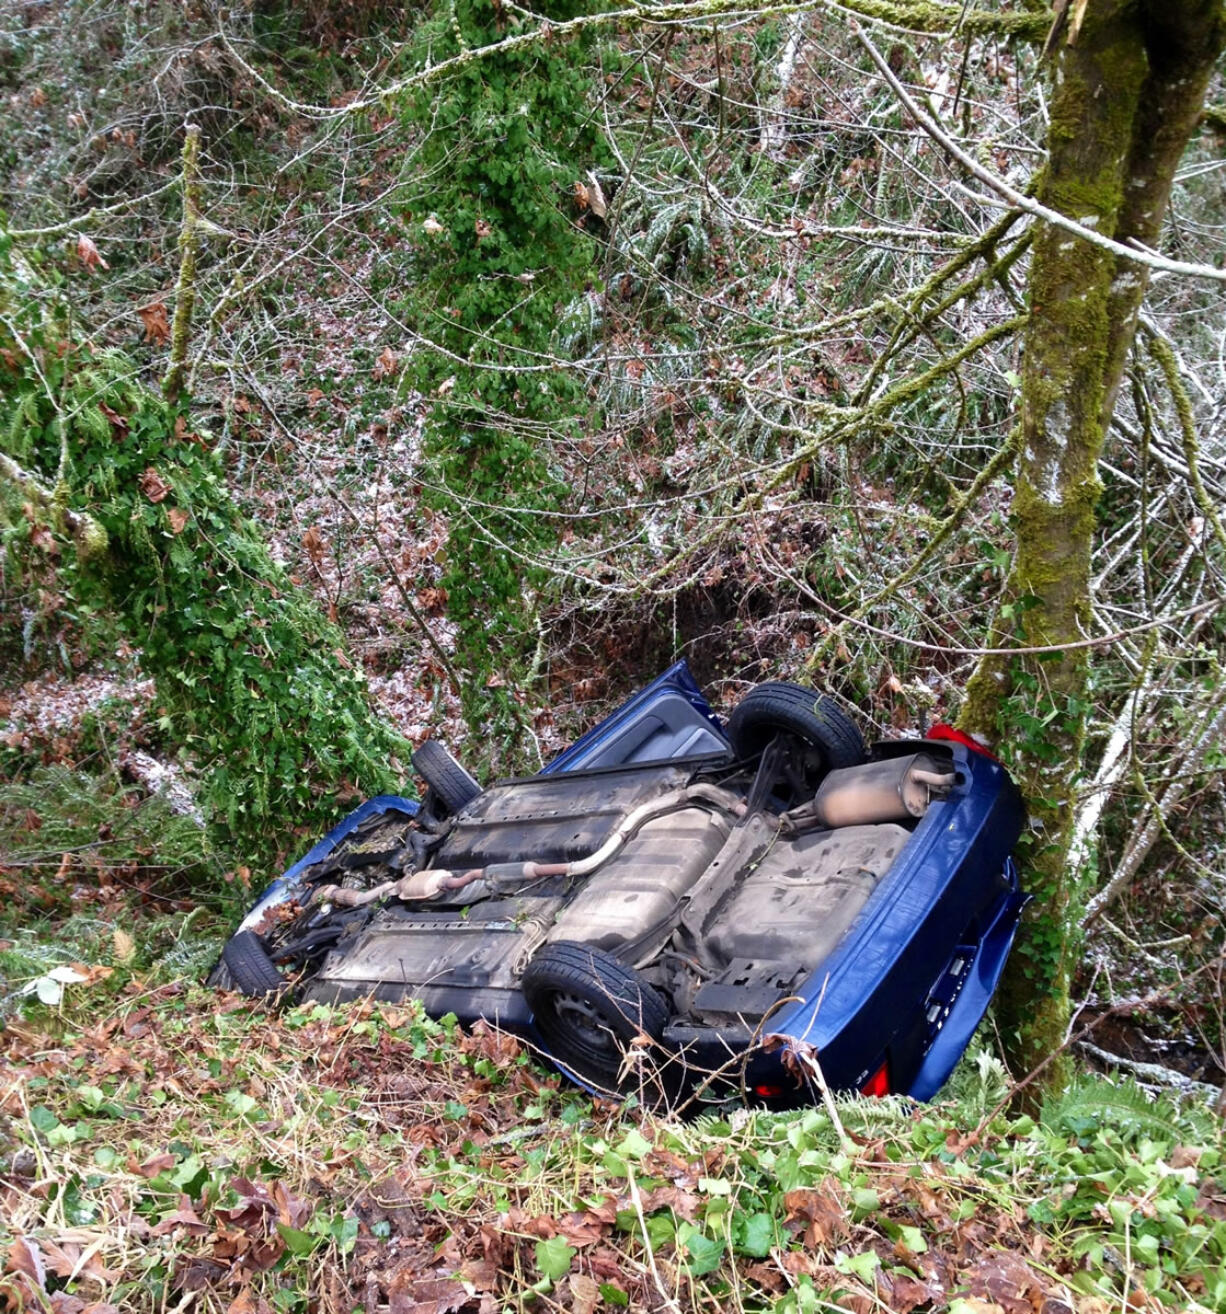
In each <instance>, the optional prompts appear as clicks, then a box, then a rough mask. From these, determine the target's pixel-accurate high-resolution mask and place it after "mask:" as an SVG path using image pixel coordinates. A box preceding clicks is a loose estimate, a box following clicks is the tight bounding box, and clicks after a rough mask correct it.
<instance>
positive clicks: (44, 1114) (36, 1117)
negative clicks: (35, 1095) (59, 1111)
mask: <svg viewBox="0 0 1226 1314" xmlns="http://www.w3.org/2000/svg"><path fill="white" fill-rule="evenodd" d="M30 1125H31V1126H32V1127H33V1128H34V1130H35V1131H40V1132H49V1131H51V1129H52V1128H53V1127H58V1126H59V1125H60V1120H59V1119H58V1118H57V1117H56V1116H55V1114H54V1113H52V1112H51V1110H50V1109H49V1108H47V1106H46V1105H45V1104H36V1105H35V1106H34V1107H33V1108H32V1109H31V1110H30Z"/></svg>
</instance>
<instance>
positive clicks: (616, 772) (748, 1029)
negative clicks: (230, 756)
mask: <svg viewBox="0 0 1226 1314" xmlns="http://www.w3.org/2000/svg"><path fill="white" fill-rule="evenodd" d="M414 756H415V765H416V769H417V771H418V773H419V774H420V775H421V776H422V778H423V779H424V780H425V781H426V783H427V785H428V789H427V790H426V793H425V795H424V797H423V799H422V801H421V802H420V803H418V802H416V801H413V800H409V799H404V798H399V797H394V796H381V797H378V798H373V799H371V800H369V801H368V802H366V803H364V804H363V805H362V806H361V807H360V808H358V809H357V811H356V812H354V813H352V814H351V815H350V816H349V817H348V818H346V820H345V821H343V822H342V823H341V824H340V825H339V826H337V827H336V828H335V829H334V830H333V831H332V832H331V833H330V834H329V835H327V836H326V837H325V838H324V839H323V840H321V841H320V842H319V843H318V844H317V845H316V846H315V847H314V848H313V849H312V850H311V851H310V853H308V854H307V855H306V856H305V857H304V858H303V859H302V860H301V861H300V862H298V863H296V864H295V865H294V866H293V867H291V868H290V869H289V870H288V871H287V872H286V873H285V874H284V875H283V876H281V877H280V878H279V879H278V880H276V881H275V882H274V883H273V884H272V885H271V886H270V887H269V889H268V890H267V891H266V892H265V893H264V895H263V897H262V898H261V899H260V900H259V901H258V902H257V903H256V905H255V907H254V908H252V910H251V912H250V913H249V914H248V915H247V916H246V918H245V919H244V920H243V922H242V924H241V926H240V927H239V929H238V931H237V932H236V933H235V935H234V936H233V937H232V938H231V939H230V940H229V941H228V943H227V944H226V946H225V948H224V950H223V953H222V957H221V959H220V961H219V962H218V964H217V966H216V967H215V968H214V971H213V974H212V976H211V978H210V980H211V981H212V983H213V984H215V985H218V986H220V987H223V988H232V989H238V990H240V991H243V992H244V993H246V994H249V995H254V996H265V995H268V996H272V995H280V994H284V993H286V992H293V993H294V994H295V995H296V996H297V997H300V998H306V999H314V1000H322V1001H339V1000H346V999H355V998H363V997H368V996H373V997H374V998H377V999H384V1000H404V999H407V998H414V999H418V1000H420V1001H421V1002H422V1003H423V1005H424V1006H425V1008H426V1009H427V1011H428V1012H430V1013H432V1014H434V1015H436V1016H441V1015H443V1014H446V1013H454V1014H456V1016H457V1017H459V1019H460V1020H461V1021H462V1022H471V1021H475V1020H477V1019H478V1018H485V1019H487V1020H488V1021H490V1022H494V1023H496V1024H498V1025H499V1026H502V1027H505V1028H507V1029H509V1030H513V1031H515V1032H517V1033H519V1034H521V1035H523V1036H524V1037H525V1038H526V1039H527V1040H528V1041H529V1042H530V1043H532V1044H534V1045H535V1046H536V1047H537V1048H538V1049H539V1050H540V1051H541V1052H543V1053H544V1054H545V1055H546V1056H547V1057H548V1058H550V1059H551V1060H552V1061H553V1062H554V1063H555V1064H556V1065H557V1066H558V1067H559V1068H561V1069H562V1070H563V1071H564V1072H565V1073H566V1074H567V1075H568V1076H570V1077H572V1078H574V1079H576V1080H578V1081H579V1082H581V1083H582V1084H584V1085H586V1086H587V1087H589V1088H590V1089H593V1090H596V1091H603V1092H608V1093H617V1094H621V1095H625V1094H626V1093H628V1092H638V1093H640V1094H641V1095H642V1096H643V1097H644V1098H645V1099H648V1100H651V1101H653V1102H660V1101H666V1102H670V1103H674V1104H675V1103H678V1102H686V1101H688V1100H693V1099H704V1100H705V1099H708V1098H710V1099H722V1098H728V1097H729V1096H732V1097H741V1098H748V1099H751V1100H755V1101H758V1102H762V1103H766V1104H769V1105H773V1106H776V1107H786V1106H789V1105H793V1104H796V1103H800V1102H804V1101H807V1100H811V1099H812V1098H813V1097H814V1095H815V1094H816V1093H817V1092H818V1091H820V1087H821V1084H822V1083H823V1082H824V1083H825V1084H826V1085H827V1086H828V1087H829V1088H830V1089H832V1090H848V1091H851V1090H860V1091H864V1092H867V1093H871V1094H886V1093H890V1092H896V1093H905V1094H908V1095H911V1096H914V1097H915V1098H917V1099H927V1098H929V1097H931V1096H932V1095H934V1094H935V1093H936V1091H937V1090H938V1089H939V1088H940V1087H941V1085H942V1084H943V1083H944V1081H945V1079H946V1078H947V1077H948V1076H949V1073H950V1071H951V1070H952V1069H953V1066H954V1064H955V1063H956V1062H957V1060H958V1058H959V1057H960V1055H961V1054H962V1052H963V1050H964V1049H965V1048H966V1045H967V1043H968V1042H969V1040H970V1038H971V1035H972V1033H973V1032H974V1030H975V1027H976V1026H977V1025H978V1023H979V1021H980V1019H981V1018H982V1016H983V1014H984V1011H985V1010H986V1008H987V1005H988V1002H989V1000H990V999H991V996H992V992H993V991H994V990H995V988H996V984H997V982H998V981H999V979H1000V974H1001V971H1002V969H1003V967H1004V963H1005V959H1006V957H1007V956H1008V953H1009V949H1010V946H1011V945H1012V943H1013V937H1014V934H1015V932H1016V929H1017V923H1018V918H1019V916H1020V913H1021V909H1022V906H1023V904H1024V903H1025V899H1026V896H1025V895H1023V894H1022V893H1021V892H1020V890H1019V888H1018V882H1017V874H1016V871H1015V868H1014V864H1013V860H1012V858H1011V856H1010V855H1011V852H1012V850H1013V847H1014V845H1015V844H1016V842H1017V840H1018V837H1019V835H1020V833H1021V830H1022V826H1023V823H1024V810H1023V807H1022V801H1021V798H1020V796H1019V794H1018V791H1017V789H1016V787H1015V786H1014V785H1013V783H1012V781H1011V780H1010V779H1009V776H1008V774H1007V773H1006V771H1005V769H1004V768H1003V767H1002V766H1001V765H1000V763H999V762H997V761H996V760H995V759H994V758H993V757H992V756H991V755H990V754H988V753H987V752H986V751H984V750H982V749H980V748H979V747H978V746H977V745H975V744H974V743H973V742H971V741H969V740H967V739H965V738H964V737H963V736H960V735H959V734H958V732H956V731H952V730H949V729H948V728H947V727H942V726H938V727H937V728H936V729H934V730H933V731H932V732H931V733H930V734H929V735H928V737H926V738H923V739H908V740H898V741H892V742H885V743H878V744H876V745H874V746H873V747H872V748H871V749H869V748H866V746H865V744H864V742H863V739H862V738H861V735H860V732H859V730H858V729H857V727H856V725H855V723H854V722H853V721H852V720H851V719H850V718H849V717H848V716H847V714H846V713H845V712H843V710H842V709H841V708H840V707H839V706H838V705H837V704H836V703H835V702H833V701H832V700H831V699H829V698H826V697H823V696H822V695H820V694H817V693H815V692H814V691H813V690H810V689H805V688H802V687H801V686H798V685H793V684H784V683H778V682H771V683H766V684H762V685H759V686H757V687H756V688H754V689H753V690H751V691H750V692H749V693H748V694H747V695H746V696H745V697H744V698H743V699H742V701H741V702H740V703H739V704H738V705H737V707H736V708H735V709H734V711H733V712H732V714H731V716H730V717H729V719H728V721H727V723H726V724H722V723H721V722H720V721H719V720H718V718H717V717H716V716H715V715H714V713H713V712H712V710H711V708H710V707H709V706H708V704H707V702H706V700H705V699H704V698H703V696H702V693H701V692H700V690H699V689H698V686H697V685H696V684H695V682H694V680H693V677H692V676H691V674H690V672H689V670H688V669H687V668H686V666H685V664H684V663H681V662H679V663H677V664H676V665H675V666H673V667H671V668H670V669H669V670H668V671H666V672H665V673H664V674H663V675H662V676H661V677H660V678H659V679H657V680H656V681H655V682H654V683H653V684H651V685H649V686H648V687H647V688H645V689H643V690H642V691H640V692H639V693H638V694H636V695H635V696H634V697H633V698H631V699H630V700H629V701H628V702H627V703H625V704H624V705H623V706H622V707H621V708H619V709H618V710H617V711H616V712H614V713H613V714H612V715H611V716H609V717H607V718H606V719H605V720H604V721H602V722H601V723H600V724H599V725H597V726H595V727H594V728H593V729H592V730H590V731H588V733H587V734H585V735H584V736H583V737H582V738H581V739H580V740H578V742H577V743H575V744H574V745H573V746H572V747H571V748H570V749H568V750H567V751H566V752H564V753H562V754H561V756H559V757H558V758H556V759H555V760H554V761H553V762H551V763H550V764H549V765H548V766H547V767H546V768H545V769H544V770H543V771H541V772H539V773H538V774H536V775H534V776H529V777H526V778H523V779H515V780H506V781H501V782H499V783H497V784H495V785H492V786H491V787H490V788H488V789H482V788H481V786H480V785H479V784H478V783H477V782H476V781H475V780H474V779H473V778H472V777H471V776H470V775H469V774H468V773H467V772H466V771H465V770H464V769H463V767H462V766H460V764H459V763H458V762H456V761H455V760H454V759H453V758H452V757H451V756H450V755H449V754H448V753H447V752H446V750H444V749H443V748H442V747H441V746H440V745H438V744H437V743H435V742H433V741H431V742H428V743H426V744H425V745H423V746H422V748H420V749H419V750H418V751H417V753H416V754H415V755H414Z"/></svg>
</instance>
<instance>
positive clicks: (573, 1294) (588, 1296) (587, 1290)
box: [566, 1273, 600, 1314]
mask: <svg viewBox="0 0 1226 1314" xmlns="http://www.w3.org/2000/svg"><path fill="white" fill-rule="evenodd" d="M566 1280H567V1283H568V1284H569V1286H570V1299H571V1308H572V1309H573V1310H574V1312H575V1314H593V1311H594V1310H595V1308H596V1305H597V1303H598V1302H599V1300H600V1287H599V1285H598V1284H597V1282H596V1280H595V1279H594V1278H590V1277H588V1275H587V1274H586V1273H572V1274H570V1276H569V1277H568V1278H567V1279H566Z"/></svg>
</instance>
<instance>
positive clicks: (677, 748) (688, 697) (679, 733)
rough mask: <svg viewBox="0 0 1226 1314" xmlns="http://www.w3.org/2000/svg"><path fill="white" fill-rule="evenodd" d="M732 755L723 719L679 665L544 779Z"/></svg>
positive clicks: (575, 745)
mask: <svg viewBox="0 0 1226 1314" xmlns="http://www.w3.org/2000/svg"><path fill="white" fill-rule="evenodd" d="M728 749H729V744H728V740H727V739H726V738H725V736H724V730H723V726H722V725H721V724H720V721H719V717H717V716H716V715H715V713H714V712H713V711H712V710H711V706H710V704H709V703H708V702H707V700H706V698H704V697H703V693H702V690H701V689H700V688H699V687H698V683H697V681H696V680H695V679H694V676H693V675H692V674H691V672H690V668H689V666H688V665H687V664H686V662H685V661H679V662H674V663H673V664H672V666H670V667H669V668H668V670H666V671H665V672H664V673H663V674H662V675H660V676H659V677H657V678H656V679H655V680H653V681H652V682H651V683H650V684H649V685H647V686H646V688H644V689H640V690H639V691H638V693H636V694H634V695H632V696H631V697H630V698H629V699H627V701H626V702H624V703H623V704H622V705H621V706H620V707H619V708H618V709H617V710H616V711H614V712H612V713H610V715H608V716H606V717H605V719H604V720H603V721H601V722H599V723H598V724H597V725H594V726H593V727H592V728H591V729H590V730H589V731H587V733H586V734H584V735H582V736H581V737H580V738H579V739H577V740H576V741H575V742H574V743H573V744H572V745H571V746H570V747H569V748H568V749H566V751H565V752H563V753H560V754H559V755H558V756H557V757H555V758H554V759H553V761H552V762H550V763H549V765H548V766H547V767H545V769H544V770H543V771H541V772H540V774H541V775H543V776H547V775H556V774H557V773H558V772H560V771H581V770H590V769H592V768H594V767H604V766H622V765H624V764H625V763H628V762H659V761H667V760H669V759H672V758H680V757H695V756H698V755H699V754H704V753H721V752H725V753H726V752H727V751H728Z"/></svg>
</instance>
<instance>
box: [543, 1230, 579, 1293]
mask: <svg viewBox="0 0 1226 1314" xmlns="http://www.w3.org/2000/svg"><path fill="white" fill-rule="evenodd" d="M575 1253H576V1252H575V1247H574V1246H568V1245H567V1244H566V1242H565V1241H563V1240H562V1238H561V1237H560V1236H551V1237H550V1238H549V1240H548V1241H538V1242H537V1243H536V1266H537V1268H538V1269H539V1270H540V1271H541V1272H542V1273H543V1274H544V1275H545V1277H547V1278H550V1279H551V1280H553V1281H554V1282H556V1281H557V1280H558V1278H560V1277H565V1276H566V1274H567V1273H569V1272H570V1263H571V1260H572V1259H574V1257H575Z"/></svg>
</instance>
